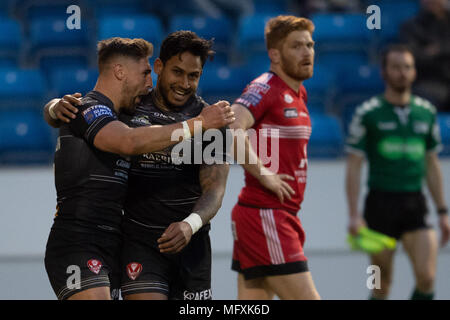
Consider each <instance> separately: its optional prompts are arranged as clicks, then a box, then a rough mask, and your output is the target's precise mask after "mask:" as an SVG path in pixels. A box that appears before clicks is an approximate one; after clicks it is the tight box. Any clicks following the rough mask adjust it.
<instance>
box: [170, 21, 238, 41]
mask: <svg viewBox="0 0 450 320" xmlns="http://www.w3.org/2000/svg"><path fill="white" fill-rule="evenodd" d="M177 30H191V31H194V32H195V33H197V34H198V35H199V36H200V37H203V38H206V39H211V38H214V49H215V50H225V49H228V48H229V45H230V37H231V35H232V31H233V30H232V26H231V21H230V20H229V19H228V18H226V17H222V18H219V19H214V18H211V17H202V16H194V15H174V16H172V17H171V18H170V21H169V32H173V31H177Z"/></svg>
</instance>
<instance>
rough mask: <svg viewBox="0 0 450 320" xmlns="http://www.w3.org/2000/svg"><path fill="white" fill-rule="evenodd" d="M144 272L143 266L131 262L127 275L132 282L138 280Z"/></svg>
mask: <svg viewBox="0 0 450 320" xmlns="http://www.w3.org/2000/svg"><path fill="white" fill-rule="evenodd" d="M141 271H142V264H140V263H137V262H131V263H129V264H128V265H127V274H128V277H129V278H130V279H131V280H136V278H137V277H138V276H139V274H140V273H141Z"/></svg>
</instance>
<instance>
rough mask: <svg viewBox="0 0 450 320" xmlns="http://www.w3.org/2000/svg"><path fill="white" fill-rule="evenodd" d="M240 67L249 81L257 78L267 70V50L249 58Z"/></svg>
mask: <svg viewBox="0 0 450 320" xmlns="http://www.w3.org/2000/svg"><path fill="white" fill-rule="evenodd" d="M242 68H243V69H244V71H245V72H246V77H247V79H249V81H251V80H253V79H255V78H257V77H258V76H259V75H261V74H262V73H264V72H267V71H269V70H270V60H269V56H268V55H267V52H264V53H261V54H258V55H254V56H253V57H251V58H249V59H248V60H247V62H246V63H245V64H244V65H243V66H242Z"/></svg>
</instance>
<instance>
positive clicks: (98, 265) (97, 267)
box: [87, 259, 103, 274]
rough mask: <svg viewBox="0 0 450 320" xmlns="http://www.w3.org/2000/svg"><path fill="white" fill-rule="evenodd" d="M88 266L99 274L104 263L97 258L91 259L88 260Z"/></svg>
mask: <svg viewBox="0 0 450 320" xmlns="http://www.w3.org/2000/svg"><path fill="white" fill-rule="evenodd" d="M87 266H88V267H89V270H91V271H92V272H93V273H95V274H98V273H99V272H100V269H101V268H102V266H103V265H102V263H101V262H100V261H98V260H96V259H91V260H89V261H88V262H87Z"/></svg>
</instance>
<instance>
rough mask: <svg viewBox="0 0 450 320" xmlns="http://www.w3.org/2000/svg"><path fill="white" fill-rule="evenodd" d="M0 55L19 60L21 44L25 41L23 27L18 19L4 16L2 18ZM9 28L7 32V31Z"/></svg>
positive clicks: (0, 21)
mask: <svg viewBox="0 0 450 320" xmlns="http://www.w3.org/2000/svg"><path fill="white" fill-rule="evenodd" d="M0 30H4V31H3V32H0V57H7V58H11V59H14V60H15V61H18V57H19V53H20V49H21V44H22V42H23V37H22V28H21V26H20V23H19V22H17V21H16V20H12V19H9V18H7V17H2V18H1V19H0ZM6 30H7V32H5V31H6Z"/></svg>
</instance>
